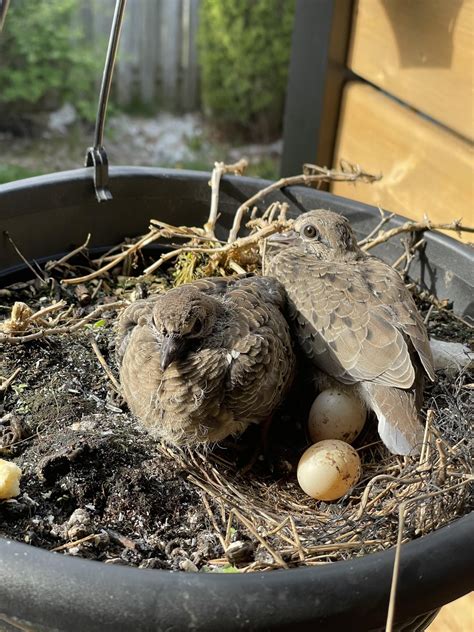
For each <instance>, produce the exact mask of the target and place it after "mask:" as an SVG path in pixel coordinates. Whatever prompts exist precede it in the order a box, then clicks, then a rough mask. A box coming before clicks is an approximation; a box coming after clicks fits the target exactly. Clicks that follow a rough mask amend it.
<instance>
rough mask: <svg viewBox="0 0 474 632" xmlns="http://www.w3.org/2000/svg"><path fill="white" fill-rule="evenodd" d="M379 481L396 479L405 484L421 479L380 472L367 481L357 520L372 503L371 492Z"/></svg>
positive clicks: (395, 480) (417, 481) (397, 481)
mask: <svg viewBox="0 0 474 632" xmlns="http://www.w3.org/2000/svg"><path fill="white" fill-rule="evenodd" d="M379 481H394V482H396V483H403V484H404V485H411V484H414V483H419V482H420V481H419V479H403V478H400V477H399V476H392V475H391V474H378V475H377V476H374V477H373V478H371V479H370V481H369V482H368V483H367V486H366V488H365V489H364V493H363V494H362V498H361V499H360V507H359V511H358V512H357V516H356V518H357V520H360V518H361V517H362V515H363V513H364V511H365V509H367V507H370V506H371V505H372V501H370V502H369V494H370V491H371V489H372V487H373V486H374V485H375V483H378V482H379Z"/></svg>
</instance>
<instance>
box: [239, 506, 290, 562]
mask: <svg viewBox="0 0 474 632" xmlns="http://www.w3.org/2000/svg"><path fill="white" fill-rule="evenodd" d="M234 515H235V517H236V518H237V519H238V520H240V522H241V523H242V524H243V525H244V526H245V527H247V529H248V530H249V531H250V533H251V534H252V535H253V536H254V537H255V538H256V539H257V540H258V541H259V542H260V544H261V545H262V546H263V547H264V548H266V549H267V551H268V552H269V553H270V555H271V556H272V557H273V559H274V560H275V562H276V563H277V564H279V565H280V566H283V568H288V565H287V563H286V562H285V561H284V560H283V558H282V556H281V555H280V554H279V553H278V552H277V551H275V550H274V549H272V547H271V546H270V545H269V544H268V542H266V541H265V540H264V539H263V538H262V536H261V535H260V534H259V533H258V531H257V530H256V529H255V527H254V526H253V524H252V523H251V522H250V520H247V518H245V517H244V516H243V515H242V514H241V513H240V511H237V509H234Z"/></svg>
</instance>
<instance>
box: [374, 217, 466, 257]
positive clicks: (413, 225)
mask: <svg viewBox="0 0 474 632" xmlns="http://www.w3.org/2000/svg"><path fill="white" fill-rule="evenodd" d="M424 230H454V231H456V232H458V233H459V232H466V233H474V227H473V226H463V225H462V224H461V220H460V219H455V220H454V221H452V222H449V223H445V224H442V223H441V224H433V223H432V222H431V221H430V220H429V219H425V220H423V221H420V222H405V223H404V224H402V225H401V226H397V227H396V228H391V229H390V230H385V231H382V232H381V233H380V234H379V235H377V237H375V239H373V240H372V241H370V242H368V243H366V244H364V245H363V246H362V250H370V249H371V248H374V247H375V246H378V245H379V244H383V243H385V242H386V241H388V240H389V239H391V238H392V237H395V236H396V235H400V234H401V233H410V232H417V231H424Z"/></svg>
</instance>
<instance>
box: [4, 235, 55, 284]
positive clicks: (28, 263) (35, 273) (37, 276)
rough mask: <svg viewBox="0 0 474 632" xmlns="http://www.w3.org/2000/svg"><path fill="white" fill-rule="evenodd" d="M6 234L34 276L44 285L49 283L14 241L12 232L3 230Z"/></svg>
mask: <svg viewBox="0 0 474 632" xmlns="http://www.w3.org/2000/svg"><path fill="white" fill-rule="evenodd" d="M3 233H4V235H5V236H6V238H7V239H8V241H9V242H10V243H11V245H12V246H13V248H14V250H15V252H16V253H17V255H18V256H19V257H20V259H21V260H22V261H23V262H24V263H25V264H26V265H27V266H28V268H29V269H30V270H31V272H32V273H33V274H34V276H35V277H36V278H37V279H38V280H39V281H41V283H42V284H43V285H46V284H47V281H46V280H45V279H44V278H43V277H42V276H40V275H39V274H38V272H37V271H36V270H35V269H34V268H33V266H32V265H31V263H30V262H29V261H28V259H26V258H25V257H24V256H23V255H22V253H21V252H20V250H19V248H18V246H17V245H16V244H15V242H14V241H13V239H12V238H11V237H10V233H9V232H8V230H5V231H3Z"/></svg>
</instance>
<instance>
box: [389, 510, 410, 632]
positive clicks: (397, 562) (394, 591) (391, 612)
mask: <svg viewBox="0 0 474 632" xmlns="http://www.w3.org/2000/svg"><path fill="white" fill-rule="evenodd" d="M406 506H407V503H406V502H404V503H402V504H401V505H400V507H399V508H398V535H397V544H396V548H395V559H394V562H393V573H392V584H391V586H390V599H389V602H388V613H387V623H386V626H385V632H392V630H393V617H394V615H395V598H396V594H397V583H398V573H399V570H400V553H401V550H402V538H403V528H404V526H405V512H406Z"/></svg>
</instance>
